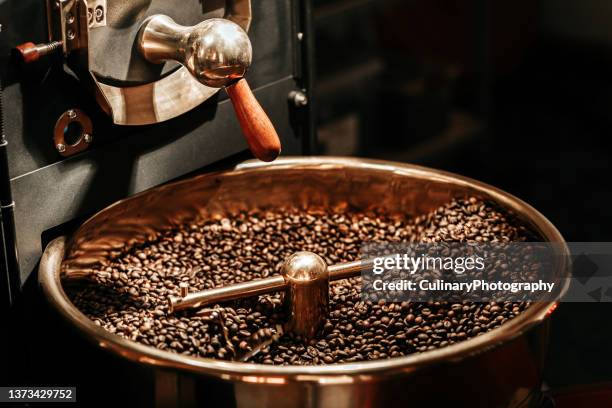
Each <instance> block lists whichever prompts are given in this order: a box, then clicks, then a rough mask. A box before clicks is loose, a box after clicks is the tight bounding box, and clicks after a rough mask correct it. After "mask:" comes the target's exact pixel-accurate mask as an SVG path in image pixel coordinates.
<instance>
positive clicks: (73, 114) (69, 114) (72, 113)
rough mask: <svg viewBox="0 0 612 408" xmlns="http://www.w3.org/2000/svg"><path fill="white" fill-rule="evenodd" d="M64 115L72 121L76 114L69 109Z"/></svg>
mask: <svg viewBox="0 0 612 408" xmlns="http://www.w3.org/2000/svg"><path fill="white" fill-rule="evenodd" d="M66 115H68V117H69V118H70V119H74V118H76V117H77V113H76V111H75V110H74V109H70V110H69V111H68V112H66Z"/></svg>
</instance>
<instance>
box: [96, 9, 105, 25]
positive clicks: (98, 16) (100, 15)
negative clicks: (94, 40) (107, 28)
mask: <svg viewBox="0 0 612 408" xmlns="http://www.w3.org/2000/svg"><path fill="white" fill-rule="evenodd" d="M94 13H95V16H96V22H98V23H101V22H102V20H104V9H103V8H102V6H98V7H96V10H95V11H94Z"/></svg>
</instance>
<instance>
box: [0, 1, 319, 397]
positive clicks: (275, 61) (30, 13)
mask: <svg viewBox="0 0 612 408" xmlns="http://www.w3.org/2000/svg"><path fill="white" fill-rule="evenodd" d="M309 19H310V5H309V2H307V1H299V0H266V1H251V0H181V1H169V0H129V1H128V0H49V1H47V2H45V1H38V0H18V1H17V0H8V1H1V2H0V24H2V30H1V32H0V44H1V47H2V50H1V55H2V60H1V67H0V69H1V75H2V80H3V96H2V102H3V107H2V120H3V133H2V140H1V142H0V186H1V189H0V194H1V196H0V204H1V205H2V217H1V219H0V221H1V226H2V234H1V235H0V260H1V263H0V302H2V303H1V310H2V315H3V319H4V320H5V322H3V325H4V327H5V328H6V329H7V330H6V331H4V332H3V334H2V341H3V344H2V348H1V351H0V353H1V359H2V360H3V361H7V362H8V364H0V365H2V366H3V377H4V376H6V377H7V378H3V381H2V384H3V385H4V384H14V385H19V384H21V385H23V384H26V383H27V384H37V383H38V384H45V383H46V384H48V383H49V379H53V380H52V382H53V383H55V384H58V385H59V384H61V383H64V384H65V383H66V381H68V382H70V381H71V379H74V378H75V375H76V377H80V378H83V376H91V378H92V381H89V382H88V381H85V383H87V384H88V385H86V386H85V387H89V388H90V390H91V391H92V392H93V394H91V395H95V394H96V393H98V394H99V395H98V397H99V398H101V400H104V399H105V396H104V394H105V393H104V391H103V389H104V388H106V387H116V389H117V390H120V389H122V388H123V390H124V391H125V392H124V393H123V394H121V392H119V394H120V395H124V396H125V398H126V399H125V401H126V402H129V401H137V402H141V401H139V398H141V397H139V396H133V395H132V396H130V395H129V391H128V390H129V389H130V387H128V386H127V384H128V383H129V382H133V381H132V380H134V381H138V379H132V380H130V381H128V380H127V379H125V378H121V374H120V373H121V370H116V371H115V372H116V373H118V374H117V377H116V378H109V377H108V376H107V374H104V373H103V372H102V371H104V370H103V369H101V368H100V366H99V365H97V363H99V360H96V358H98V357H96V356H90V355H88V354H86V353H85V352H84V351H83V350H79V349H71V350H69V351H67V354H65V355H72V356H73V357H75V358H78V359H90V361H89V366H90V368H91V372H89V373H68V374H67V375H66V376H65V375H64V374H65V373H63V368H62V364H61V361H59V360H53V359H52V360H48V359H47V357H46V356H49V355H51V354H53V353H50V348H49V347H47V346H43V343H44V342H47V343H45V344H47V345H50V344H51V343H54V341H53V340H50V339H49V337H50V336H49V335H48V333H52V332H54V331H55V332H56V334H57V330H61V329H60V328H59V327H60V326H54V324H55V323H52V322H53V320H49V319H51V318H50V317H49V316H42V315H40V310H41V309H40V307H42V306H41V305H40V304H39V303H38V301H39V299H38V297H39V296H40V294H39V293H38V290H37V284H36V272H35V271H36V268H37V265H38V263H39V261H40V258H41V255H42V251H43V249H44V248H45V246H46V245H47V243H48V242H49V241H50V240H52V239H53V238H55V237H57V236H58V235H61V234H63V233H65V232H67V231H70V230H71V228H73V227H74V226H75V225H77V224H79V223H80V222H82V221H83V220H84V219H85V218H87V217H88V216H90V215H92V214H93V213H95V212H97V211H99V210H100V209H102V208H104V207H105V206H107V205H109V204H111V203H113V202H115V201H116V200H119V199H123V198H126V197H129V196H131V195H133V194H135V193H138V192H141V191H143V190H147V189H149V188H151V187H154V186H158V185H161V184H164V183H166V182H168V181H170V180H174V179H178V178H181V177H184V176H186V175H189V174H194V173H198V172H202V171H206V170H209V169H211V168H215V167H219V166H228V165H231V164H233V163H237V162H239V161H242V160H244V159H246V158H249V157H252V154H251V153H249V151H248V147H250V148H251V150H252V151H253V153H254V154H255V155H256V156H258V157H260V158H263V159H264V160H266V159H272V158H274V156H275V155H276V154H278V151H276V152H275V151H274V150H275V149H276V150H278V148H277V146H276V145H275V143H276V142H275V140H273V137H274V136H275V135H276V134H278V135H280V142H281V143H282V152H283V154H304V153H306V154H307V153H309V151H310V150H311V149H312V146H313V143H314V131H313V122H312V117H313V116H312V111H313V101H312V97H311V89H312V68H311V62H312V36H311V32H310V29H309V27H310V24H309ZM245 33H248V37H247V38H245V37H246V34H245ZM247 70H248V73H247ZM245 74H246V79H247V80H248V84H249V85H250V87H251V88H252V89H253V95H254V98H253V97H252V95H251V94H250V90H249V87H248V85H246V81H244V80H243V77H244V76H245ZM222 88H226V89H227V94H226V93H225V91H220V90H221V89H222ZM228 94H229V95H230V96H231V97H232V101H230V100H229V98H228ZM257 101H258V102H259V104H260V105H261V107H262V108H263V111H265V113H267V116H268V118H269V121H267V120H266V119H265V117H264V118H263V119H262V118H261V117H258V116H257V115H261V114H262V112H261V110H260V109H261V108H260V107H259V106H258V104H257ZM232 102H233V103H232ZM232 105H235V107H236V109H235V111H234V109H232ZM249 115H250V116H249ZM270 124H272V125H273V127H274V128H275V129H276V132H274V129H273V128H272V129H271V128H270V126H271V125H270ZM245 136H246V139H245ZM262 137H263V139H262ZM266 137H267V138H268V139H266ZM258 138H259V139H258ZM270 138H272V139H270ZM266 155H268V156H267V157H266ZM168 205H169V206H171V205H172V203H171V202H169V203H168ZM35 311H36V312H35ZM35 326H36V328H34V327H35ZM45 332H46V333H47V334H45ZM68 336H69V334H66V336H64V335H63V334H61V335H59V336H58V339H57V341H56V342H55V346H58V347H59V346H60V345H61V343H66V344H67V343H68V341H67V338H68ZM49 342H51V343H49ZM82 352H83V353H85V354H81V353H82ZM100 358H102V359H104V358H108V357H107V356H106V357H100ZM5 369H6V370H5ZM124 380H125V381H126V382H124V383H123V386H122V385H121V383H122V381H124ZM99 381H103V382H104V383H105V384H106V385H104V387H102V388H101V383H100V382H99ZM96 389H98V390H99V391H94V390H96ZM86 392H87V390H85V389H83V392H82V394H81V395H84V394H85V393H86ZM111 400H113V401H116V399H115V398H114V397H113V398H111Z"/></svg>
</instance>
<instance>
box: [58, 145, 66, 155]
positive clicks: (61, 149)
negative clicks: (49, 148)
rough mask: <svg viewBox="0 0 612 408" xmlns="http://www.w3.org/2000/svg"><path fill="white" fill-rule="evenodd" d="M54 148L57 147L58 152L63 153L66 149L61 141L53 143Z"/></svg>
mask: <svg viewBox="0 0 612 408" xmlns="http://www.w3.org/2000/svg"><path fill="white" fill-rule="evenodd" d="M55 148H56V149H57V151H58V152H60V153H64V152H65V151H66V145H65V144H62V143H58V144H56V145H55Z"/></svg>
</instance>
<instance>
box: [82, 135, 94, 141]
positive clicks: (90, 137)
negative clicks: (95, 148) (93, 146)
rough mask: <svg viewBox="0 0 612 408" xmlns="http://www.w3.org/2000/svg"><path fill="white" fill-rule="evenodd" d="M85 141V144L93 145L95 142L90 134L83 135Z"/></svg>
mask: <svg viewBox="0 0 612 408" xmlns="http://www.w3.org/2000/svg"><path fill="white" fill-rule="evenodd" d="M83 140H84V141H85V143H91V142H93V136H92V135H90V134H89V133H85V134H84V135H83Z"/></svg>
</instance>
